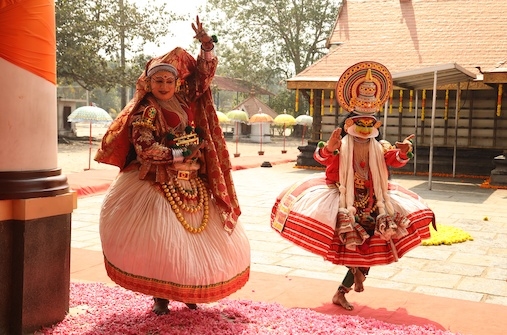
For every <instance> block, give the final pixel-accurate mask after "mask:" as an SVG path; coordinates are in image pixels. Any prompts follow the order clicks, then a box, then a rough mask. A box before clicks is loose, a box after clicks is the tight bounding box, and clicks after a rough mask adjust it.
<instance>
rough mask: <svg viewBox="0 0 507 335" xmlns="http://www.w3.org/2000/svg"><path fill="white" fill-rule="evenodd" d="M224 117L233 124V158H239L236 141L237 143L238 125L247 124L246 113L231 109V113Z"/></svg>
mask: <svg viewBox="0 0 507 335" xmlns="http://www.w3.org/2000/svg"><path fill="white" fill-rule="evenodd" d="M226 116H227V117H228V118H229V120H231V121H233V122H234V128H235V133H236V153H235V154H234V157H239V155H240V153H239V152H238V141H239V129H238V125H239V123H247V122H248V113H247V112H245V111H244V110H241V109H233V110H232V111H230V112H228V113H227V114H226Z"/></svg>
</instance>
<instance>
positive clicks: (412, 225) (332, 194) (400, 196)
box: [271, 173, 435, 267]
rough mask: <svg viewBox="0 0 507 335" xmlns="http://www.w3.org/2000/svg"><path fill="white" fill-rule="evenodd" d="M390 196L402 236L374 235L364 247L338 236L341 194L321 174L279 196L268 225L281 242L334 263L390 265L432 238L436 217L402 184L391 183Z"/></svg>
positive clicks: (353, 265) (291, 187)
mask: <svg viewBox="0 0 507 335" xmlns="http://www.w3.org/2000/svg"><path fill="white" fill-rule="evenodd" d="M388 194H389V196H390V198H391V203H392V205H393V207H394V210H395V211H396V212H398V213H400V214H401V215H402V216H405V218H406V220H404V225H406V226H405V227H404V228H405V229H406V231H405V230H404V236H398V237H392V238H389V239H388V240H386V239H384V238H383V237H382V236H380V235H379V234H373V236H369V235H368V238H367V239H366V240H365V241H364V242H363V243H362V244H359V245H355V246H352V247H351V246H349V245H346V244H345V243H344V238H343V234H341V232H342V230H343V228H344V227H337V221H338V220H337V218H338V209H339V200H340V193H339V191H338V188H337V187H336V186H335V185H327V184H326V180H325V174H324V173H318V174H314V175H312V176H311V177H309V178H307V179H304V180H301V181H299V182H297V183H295V184H293V185H290V186H289V187H287V188H286V189H285V190H283V191H282V192H281V193H280V195H279V196H278V197H277V199H276V201H275V204H274V205H273V208H272V212H271V227H272V228H273V229H275V230H276V231H277V232H278V233H280V235H281V236H282V237H284V238H285V239H287V240H289V241H292V242H293V243H295V244H296V245H298V246H300V247H302V248H304V249H306V250H308V251H310V252H312V253H314V254H317V255H320V256H322V257H323V258H324V259H325V260H328V261H330V262H332V263H334V264H338V265H345V266H350V267H371V266H374V265H385V264H390V263H392V262H395V261H397V260H398V259H399V258H400V257H402V256H403V255H404V254H406V253H407V252H408V251H410V250H412V249H413V248H415V247H417V246H418V245H420V244H421V241H422V240H424V239H428V238H430V237H431V236H430V230H429V225H430V223H431V222H433V223H434V220H435V217H434V213H433V211H432V210H431V209H429V208H428V206H427V205H426V203H425V202H424V200H423V199H422V198H421V197H419V196H418V195H417V194H415V193H414V192H411V191H409V190H407V189H405V188H403V187H402V186H401V185H398V184H395V183H392V182H389V191H388ZM359 230H360V229H359ZM356 233H357V232H356ZM364 233H365V232H364V230H363V232H362V234H364ZM360 234H361V233H357V235H360Z"/></svg>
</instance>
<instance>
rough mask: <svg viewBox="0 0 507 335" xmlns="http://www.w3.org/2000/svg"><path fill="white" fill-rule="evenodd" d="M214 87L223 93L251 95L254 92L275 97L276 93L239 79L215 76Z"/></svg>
mask: <svg viewBox="0 0 507 335" xmlns="http://www.w3.org/2000/svg"><path fill="white" fill-rule="evenodd" d="M212 85H216V86H217V88H218V89H220V90H222V91H232V92H241V93H250V92H251V91H252V90H253V91H255V93H256V94H260V95H274V93H272V92H270V91H268V90H265V89H264V88H262V87H260V86H257V85H255V84H253V83H249V82H247V81H245V80H243V79H238V78H230V77H222V76H215V77H213V82H212Z"/></svg>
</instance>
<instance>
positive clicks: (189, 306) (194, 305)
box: [185, 303, 197, 309]
mask: <svg viewBox="0 0 507 335" xmlns="http://www.w3.org/2000/svg"><path fill="white" fill-rule="evenodd" d="M185 305H187V307H188V309H197V304H187V303H185Z"/></svg>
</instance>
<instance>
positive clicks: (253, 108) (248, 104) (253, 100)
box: [233, 94, 278, 119]
mask: <svg viewBox="0 0 507 335" xmlns="http://www.w3.org/2000/svg"><path fill="white" fill-rule="evenodd" d="M233 109H240V110H244V111H245V112H247V114H248V117H249V118H250V117H252V115H254V114H257V113H260V112H262V113H264V114H268V115H269V116H271V117H272V118H273V119H274V118H275V117H276V116H277V115H278V114H277V113H276V112H275V111H274V110H272V109H271V108H270V107H269V106H268V105H266V104H265V103H264V102H262V100H260V99H259V98H257V97H256V96H255V94H250V96H249V97H248V98H246V99H245V100H243V101H242V102H241V103H239V104H238V105H237V106H235V107H234V108H233Z"/></svg>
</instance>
